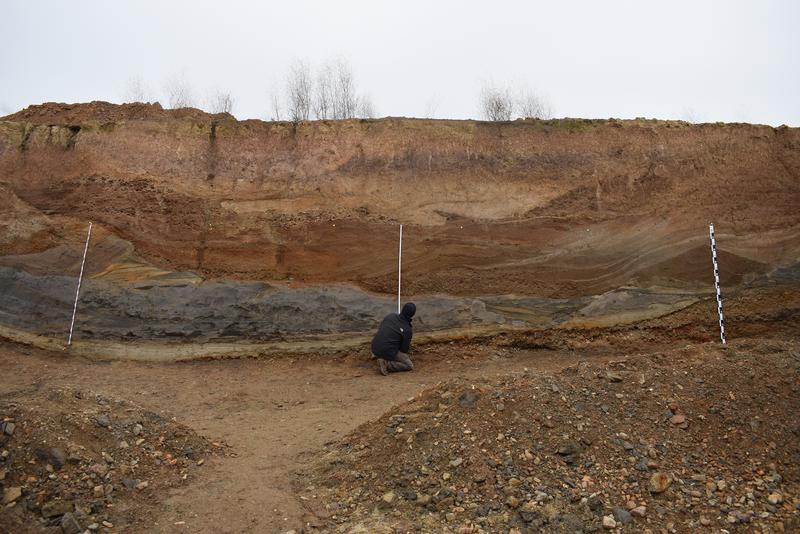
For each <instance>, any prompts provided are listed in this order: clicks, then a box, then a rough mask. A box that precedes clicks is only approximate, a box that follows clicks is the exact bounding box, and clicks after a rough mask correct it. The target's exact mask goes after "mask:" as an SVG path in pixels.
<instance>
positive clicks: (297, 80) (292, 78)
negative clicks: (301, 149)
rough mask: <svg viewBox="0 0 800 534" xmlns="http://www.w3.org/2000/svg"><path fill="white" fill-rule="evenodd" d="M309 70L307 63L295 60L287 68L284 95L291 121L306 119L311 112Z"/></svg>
mask: <svg viewBox="0 0 800 534" xmlns="http://www.w3.org/2000/svg"><path fill="white" fill-rule="evenodd" d="M311 85H312V82H311V72H310V70H309V68H308V63H306V62H305V61H296V62H295V63H294V64H293V65H292V67H291V68H290V69H289V76H288V78H287V80H286V97H287V105H288V108H289V109H288V112H289V118H290V119H291V120H292V122H300V121H307V120H308V118H309V116H310V114H311V91H312V87H311Z"/></svg>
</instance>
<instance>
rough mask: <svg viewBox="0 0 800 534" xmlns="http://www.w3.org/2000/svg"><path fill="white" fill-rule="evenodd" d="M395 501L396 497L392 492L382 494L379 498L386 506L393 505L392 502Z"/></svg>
mask: <svg viewBox="0 0 800 534" xmlns="http://www.w3.org/2000/svg"><path fill="white" fill-rule="evenodd" d="M396 499H397V495H396V494H395V492H393V491H388V492H386V493H384V494H383V497H381V500H382V501H383V502H385V503H386V504H392V503H394V501H395V500H396Z"/></svg>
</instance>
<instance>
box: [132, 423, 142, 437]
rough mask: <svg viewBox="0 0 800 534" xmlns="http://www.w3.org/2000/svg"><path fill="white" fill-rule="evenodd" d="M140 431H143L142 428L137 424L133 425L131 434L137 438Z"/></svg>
mask: <svg viewBox="0 0 800 534" xmlns="http://www.w3.org/2000/svg"><path fill="white" fill-rule="evenodd" d="M142 430H144V427H143V426H142V425H140V424H139V423H136V424H135V425H133V430H132V432H133V435H134V436H138V435H139V434H141V433H142Z"/></svg>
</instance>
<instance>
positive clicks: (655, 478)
mask: <svg viewBox="0 0 800 534" xmlns="http://www.w3.org/2000/svg"><path fill="white" fill-rule="evenodd" d="M670 484H672V477H671V476H670V475H668V474H667V473H662V472H660V471H656V472H655V473H653V474H652V475H650V480H648V481H647V489H648V490H650V493H663V492H664V491H666V490H667V488H669V486H670Z"/></svg>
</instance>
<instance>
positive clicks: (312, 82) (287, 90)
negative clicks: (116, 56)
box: [126, 59, 552, 122]
mask: <svg viewBox="0 0 800 534" xmlns="http://www.w3.org/2000/svg"><path fill="white" fill-rule="evenodd" d="M164 91H165V93H166V97H167V105H168V107H169V108H171V109H178V108H187V107H197V103H196V100H195V97H194V92H193V91H192V87H191V86H190V85H189V83H188V82H186V80H185V79H183V78H173V79H171V80H169V81H168V82H167V83H165V84H164ZM153 100H155V99H154V98H153V93H152V91H151V90H150V89H149V88H148V87H147V86H146V85H145V84H144V82H142V80H141V79H140V78H133V79H131V80H130V81H129V83H128V90H127V94H126V101H127V102H149V101H153ZM233 105H234V100H233V97H232V96H231V94H230V93H229V92H225V91H211V92H209V93H208V94H207V95H206V98H205V102H204V105H203V107H204V108H205V109H206V110H208V111H210V112H212V113H231V112H232V111H233ZM438 105H439V99H438V96H437V95H434V97H432V99H431V100H430V101H429V102H428V103H427V104H426V110H425V116H426V117H433V116H434V115H435V114H436V111H437V108H438ZM479 109H480V113H481V116H482V117H483V118H484V119H485V120H489V121H510V120H513V119H516V118H525V119H527V118H533V119H547V118H550V117H551V116H552V114H551V111H550V106H549V104H548V103H547V102H546V101H545V100H544V99H543V98H542V97H540V96H539V95H538V94H537V93H535V92H534V91H531V90H530V89H528V88H520V87H513V86H510V85H507V86H496V85H494V84H486V85H484V87H483V88H482V89H481V92H480V96H479ZM270 113H271V119H272V120H290V121H292V122H300V121H307V120H310V119H318V120H326V119H352V118H372V117H374V116H375V109H374V106H373V104H372V100H371V99H370V98H369V97H368V96H366V95H363V94H359V92H358V90H357V89H356V84H355V77H354V76H353V71H352V70H351V69H350V66H349V65H348V64H347V63H346V62H345V61H344V60H341V59H340V60H336V61H332V62H328V63H325V64H324V65H322V67H320V68H319V69H318V70H317V71H316V72H312V70H311V68H310V67H309V64H308V63H307V62H305V61H302V60H299V61H296V62H294V63H293V64H292V65H291V66H290V68H289V71H288V72H287V74H286V77H285V80H284V85H283V88H282V89H281V90H277V91H275V90H273V91H272V94H271V96H270Z"/></svg>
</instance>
